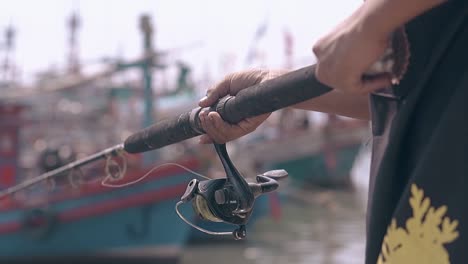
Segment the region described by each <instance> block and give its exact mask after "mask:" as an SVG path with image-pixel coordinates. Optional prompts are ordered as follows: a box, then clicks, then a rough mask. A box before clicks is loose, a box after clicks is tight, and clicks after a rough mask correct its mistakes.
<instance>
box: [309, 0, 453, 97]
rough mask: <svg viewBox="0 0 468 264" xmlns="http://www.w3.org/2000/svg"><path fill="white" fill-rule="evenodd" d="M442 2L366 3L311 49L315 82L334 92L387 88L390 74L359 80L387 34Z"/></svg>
mask: <svg viewBox="0 0 468 264" xmlns="http://www.w3.org/2000/svg"><path fill="white" fill-rule="evenodd" d="M443 2H444V1H443V0H412V1H408V0H367V1H366V2H365V3H363V4H362V5H361V6H360V7H359V8H358V9H357V10H356V11H355V12H354V13H353V14H352V15H351V16H350V17H348V18H347V19H345V20H344V21H343V22H342V23H340V24H339V25H338V26H337V27H335V29H333V30H332V31H331V32H330V33H328V34H327V35H325V36H324V37H322V38H321V39H320V40H319V41H317V43H316V44H315V45H314V47H313V51H314V53H315V55H316V57H317V67H316V77H317V79H318V80H319V81H320V82H322V83H324V84H326V85H328V86H330V87H333V88H334V89H336V90H340V91H343V92H346V93H351V94H365V93H369V92H372V91H374V90H377V89H380V88H382V87H386V86H390V85H391V77H392V76H391V75H389V74H382V75H380V76H377V77H376V78H373V79H372V80H368V79H366V80H364V79H363V78H362V76H363V74H364V72H366V70H367V69H369V67H370V66H371V65H372V64H373V63H374V62H375V61H377V60H378V59H379V58H380V57H381V56H382V54H383V52H384V51H385V49H386V48H387V45H388V42H389V37H390V36H391V33H392V32H393V31H395V30H396V29H397V28H398V27H400V26H402V25H403V24H405V23H406V22H408V21H409V20H411V19H412V18H414V17H416V16H418V15H420V14H422V13H424V12H425V11H427V10H429V9H431V8H433V7H435V6H437V5H439V4H442V3H443Z"/></svg>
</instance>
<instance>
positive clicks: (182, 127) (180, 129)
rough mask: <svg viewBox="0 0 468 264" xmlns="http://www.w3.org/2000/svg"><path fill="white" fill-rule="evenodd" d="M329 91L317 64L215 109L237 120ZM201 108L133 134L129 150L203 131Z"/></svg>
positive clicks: (244, 92) (152, 146) (127, 142)
mask: <svg viewBox="0 0 468 264" xmlns="http://www.w3.org/2000/svg"><path fill="white" fill-rule="evenodd" d="M329 91H331V88H329V87H328V86H325V85H323V84H322V83H320V82H319V81H318V80H317V79H316V78H315V65H312V66H308V67H305V68H302V69H299V70H296V71H293V72H289V73H287V74H285V75H282V76H280V77H278V78H275V79H271V80H268V81H265V82H263V83H261V84H258V85H255V86H252V87H249V88H247V89H244V90H242V91H240V92H239V93H238V94H237V95H236V96H235V97H226V98H224V99H223V100H220V101H219V102H218V103H217V104H216V106H215V107H214V109H216V111H217V112H218V113H219V114H220V115H221V117H222V118H223V119H224V120H226V121H227V122H229V123H237V122H239V121H241V120H242V119H245V118H247V117H253V116H256V115H260V114H265V113H269V112H273V111H276V110H279V109H281V108H284V107H287V106H291V105H294V104H297V103H300V102H303V101H306V100H308V99H311V98H314V97H317V96H320V95H322V94H324V93H327V92H329ZM198 112H199V111H198V110H197V109H194V110H192V111H191V112H189V113H184V114H182V115H180V116H178V117H176V118H171V119H167V120H163V121H160V122H158V123H156V124H154V125H152V126H150V127H147V128H145V129H143V130H141V131H139V132H137V133H135V134H133V135H131V136H130V137H128V138H127V139H126V140H125V142H124V149H125V151H127V152H129V153H139V152H145V151H148V150H152V149H157V148H161V147H164V146H167V145H170V144H173V143H177V142H180V141H182V140H186V139H189V138H192V137H195V136H198V135H201V134H202V132H201V131H202V129H201V128H200V125H199V120H198ZM191 114H192V120H191Z"/></svg>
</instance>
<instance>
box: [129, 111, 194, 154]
mask: <svg viewBox="0 0 468 264" xmlns="http://www.w3.org/2000/svg"><path fill="white" fill-rule="evenodd" d="M198 135H201V133H200V132H197V131H196V130H194V129H193V128H192V126H191V124H190V112H188V113H184V114H181V115H180V116H178V117H175V118H170V119H165V120H162V121H160V122H158V123H156V124H154V125H152V126H149V127H147V128H145V129H143V130H140V131H139V132H136V133H135V134H133V135H131V136H129V137H128V138H127V139H126V140H125V142H124V149H125V151H127V152H128V153H139V152H145V151H148V150H153V149H158V148H161V147H164V146H167V145H170V144H174V143H177V142H180V141H182V140H186V139H189V138H193V137H195V136H198Z"/></svg>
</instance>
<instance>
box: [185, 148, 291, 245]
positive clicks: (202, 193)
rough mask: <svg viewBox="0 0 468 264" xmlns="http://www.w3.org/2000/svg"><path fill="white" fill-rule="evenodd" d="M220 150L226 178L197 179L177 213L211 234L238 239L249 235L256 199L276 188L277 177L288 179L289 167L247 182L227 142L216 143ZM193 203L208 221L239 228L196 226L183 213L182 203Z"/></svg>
mask: <svg viewBox="0 0 468 264" xmlns="http://www.w3.org/2000/svg"><path fill="white" fill-rule="evenodd" d="M214 146H215V149H216V152H217V154H218V156H219V158H220V160H221V163H222V164H223V167H224V170H225V172H226V178H223V179H213V180H204V181H199V180H197V179H193V180H191V181H190V183H189V184H188V186H187V189H186V191H185V193H184V195H182V197H181V201H180V202H179V203H177V205H176V211H177V214H178V215H179V216H180V217H181V218H182V220H184V221H185V222H186V223H187V224H189V225H191V226H192V227H194V228H196V229H198V230H200V231H202V232H205V233H208V234H211V235H233V236H234V238H235V239H243V238H245V236H246V229H245V225H246V224H247V223H248V221H249V218H250V216H251V215H252V212H253V207H254V203H255V199H256V198H257V197H258V196H260V195H261V194H264V193H267V192H272V191H275V190H276V189H277V188H278V186H279V184H278V182H277V180H279V179H281V178H285V177H287V176H288V173H287V172H286V171H285V170H273V171H269V172H266V173H263V174H261V175H257V178H256V181H257V182H253V183H247V181H246V180H245V179H244V177H242V175H241V174H240V173H239V172H238V171H237V169H236V168H235V166H234V164H233V163H232V162H231V160H230V158H229V156H228V153H227V151H226V145H225V144H216V143H215V144H214ZM188 202H192V207H193V210H194V211H195V212H196V214H197V215H198V216H199V217H200V218H201V219H204V220H207V221H211V222H225V223H229V224H233V225H238V226H239V227H238V228H237V229H235V230H234V231H232V232H211V231H208V230H205V229H202V228H200V227H198V226H195V225H194V224H193V223H191V222H189V221H188V220H187V219H185V218H184V217H183V216H182V215H181V214H180V212H179V210H178V206H179V205H180V204H182V203H188Z"/></svg>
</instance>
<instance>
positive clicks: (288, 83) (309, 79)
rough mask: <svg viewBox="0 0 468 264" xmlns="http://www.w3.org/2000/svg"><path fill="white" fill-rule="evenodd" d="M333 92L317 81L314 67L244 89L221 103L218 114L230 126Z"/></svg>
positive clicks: (217, 108)
mask: <svg viewBox="0 0 468 264" xmlns="http://www.w3.org/2000/svg"><path fill="white" fill-rule="evenodd" d="M329 91H331V88H330V87H328V86H326V85H323V84H322V83H320V82H319V81H318V80H317V79H316V78H315V65H312V66H308V67H305V68H301V69H299V70H296V71H293V72H289V73H287V74H285V75H283V76H281V77H278V78H275V79H272V80H269V81H266V82H263V83H261V84H258V85H256V86H253V87H249V88H248V89H244V90H242V91H240V92H239V93H237V94H236V96H235V97H231V98H229V99H228V100H225V101H220V104H221V105H218V106H217V107H216V111H217V112H218V113H219V114H220V115H221V117H222V118H223V119H224V120H225V121H227V122H229V123H233V124H235V123H238V122H239V121H241V120H243V119H245V118H247V117H252V116H257V115H261V114H265V113H270V112H273V111H276V110H279V109H281V108H285V107H288V106H291V105H294V104H297V103H300V102H303V101H306V100H308V99H311V98H314V97H317V96H320V95H322V94H324V93H327V92H329Z"/></svg>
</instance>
